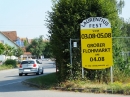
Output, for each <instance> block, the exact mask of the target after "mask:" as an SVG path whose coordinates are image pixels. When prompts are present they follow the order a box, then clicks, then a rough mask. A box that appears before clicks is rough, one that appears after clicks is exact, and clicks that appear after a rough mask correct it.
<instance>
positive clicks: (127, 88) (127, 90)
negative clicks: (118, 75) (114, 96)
mask: <svg viewBox="0 0 130 97" xmlns="http://www.w3.org/2000/svg"><path fill="white" fill-rule="evenodd" d="M124 94H126V95H130V83H128V84H126V85H125V86H124Z"/></svg>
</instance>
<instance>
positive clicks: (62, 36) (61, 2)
mask: <svg viewBox="0 0 130 97" xmlns="http://www.w3.org/2000/svg"><path fill="white" fill-rule="evenodd" d="M121 2H122V0H121ZM121 2H119V3H120V4H119V3H117V1H116V0H108V1H106V0H53V7H52V12H48V18H47V20H46V21H47V24H46V25H47V27H48V28H49V34H50V35H51V36H50V44H51V48H52V52H53V55H54V57H55V58H56V65H57V67H58V69H59V75H60V78H61V79H66V78H68V76H69V75H70V71H71V69H72V71H73V72H72V73H73V75H72V76H73V78H79V76H80V77H81V69H82V68H81V67H82V66H81V50H80V41H79V42H78V48H74V49H73V58H72V59H73V66H71V65H70V51H69V40H70V38H72V39H80V23H81V22H82V21H83V20H84V19H87V18H89V17H103V18H108V19H109V21H110V22H111V26H112V35H113V37H118V36H121V30H120V28H121V26H122V21H121V19H120V18H119V16H118V12H119V9H121V8H122V7H123V6H122V5H123V4H124V3H123V2H122V3H121ZM120 42H122V41H120V40H117V39H113V57H114V64H117V65H121V62H122V61H119V60H120V58H121V54H120V52H121V50H122V45H121V44H120ZM117 57H118V58H117ZM104 73H105V74H106V75H108V69H106V70H99V71H97V70H87V69H85V74H86V75H85V76H86V77H87V78H89V79H91V80H93V79H95V78H96V79H98V78H100V79H101V78H102V79H103V77H104V76H106V75H103V74H104Z"/></svg>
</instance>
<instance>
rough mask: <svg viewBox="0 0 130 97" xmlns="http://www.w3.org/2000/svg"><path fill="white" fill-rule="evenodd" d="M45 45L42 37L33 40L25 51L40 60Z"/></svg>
mask: <svg viewBox="0 0 130 97" xmlns="http://www.w3.org/2000/svg"><path fill="white" fill-rule="evenodd" d="M44 46H45V43H44V42H43V39H42V36H40V37H39V38H35V39H33V41H32V43H31V44H30V45H29V46H28V47H27V51H29V52H31V53H32V55H34V56H36V58H40V56H42V55H43V50H44V49H45V48H44Z"/></svg>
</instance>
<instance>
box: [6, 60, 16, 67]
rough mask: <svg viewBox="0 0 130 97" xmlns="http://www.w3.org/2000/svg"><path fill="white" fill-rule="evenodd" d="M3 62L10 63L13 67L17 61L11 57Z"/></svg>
mask: <svg viewBox="0 0 130 97" xmlns="http://www.w3.org/2000/svg"><path fill="white" fill-rule="evenodd" d="M4 64H5V65H12V66H13V67H16V65H17V62H16V60H13V59H7V60H6V61H5V63H4Z"/></svg>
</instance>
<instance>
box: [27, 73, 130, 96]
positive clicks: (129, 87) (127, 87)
mask: <svg viewBox="0 0 130 97" xmlns="http://www.w3.org/2000/svg"><path fill="white" fill-rule="evenodd" d="M26 81H27V82H29V83H34V84H37V85H38V86H39V88H42V89H58V90H66V91H75V92H93V93H114V94H126V95H130V83H127V84H122V83H120V82H114V83H112V84H111V83H110V84H99V83H95V82H92V81H88V80H67V81H65V82H59V81H58V77H57V75H56V73H51V74H48V75H44V76H39V77H36V78H31V79H27V80H26Z"/></svg>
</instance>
